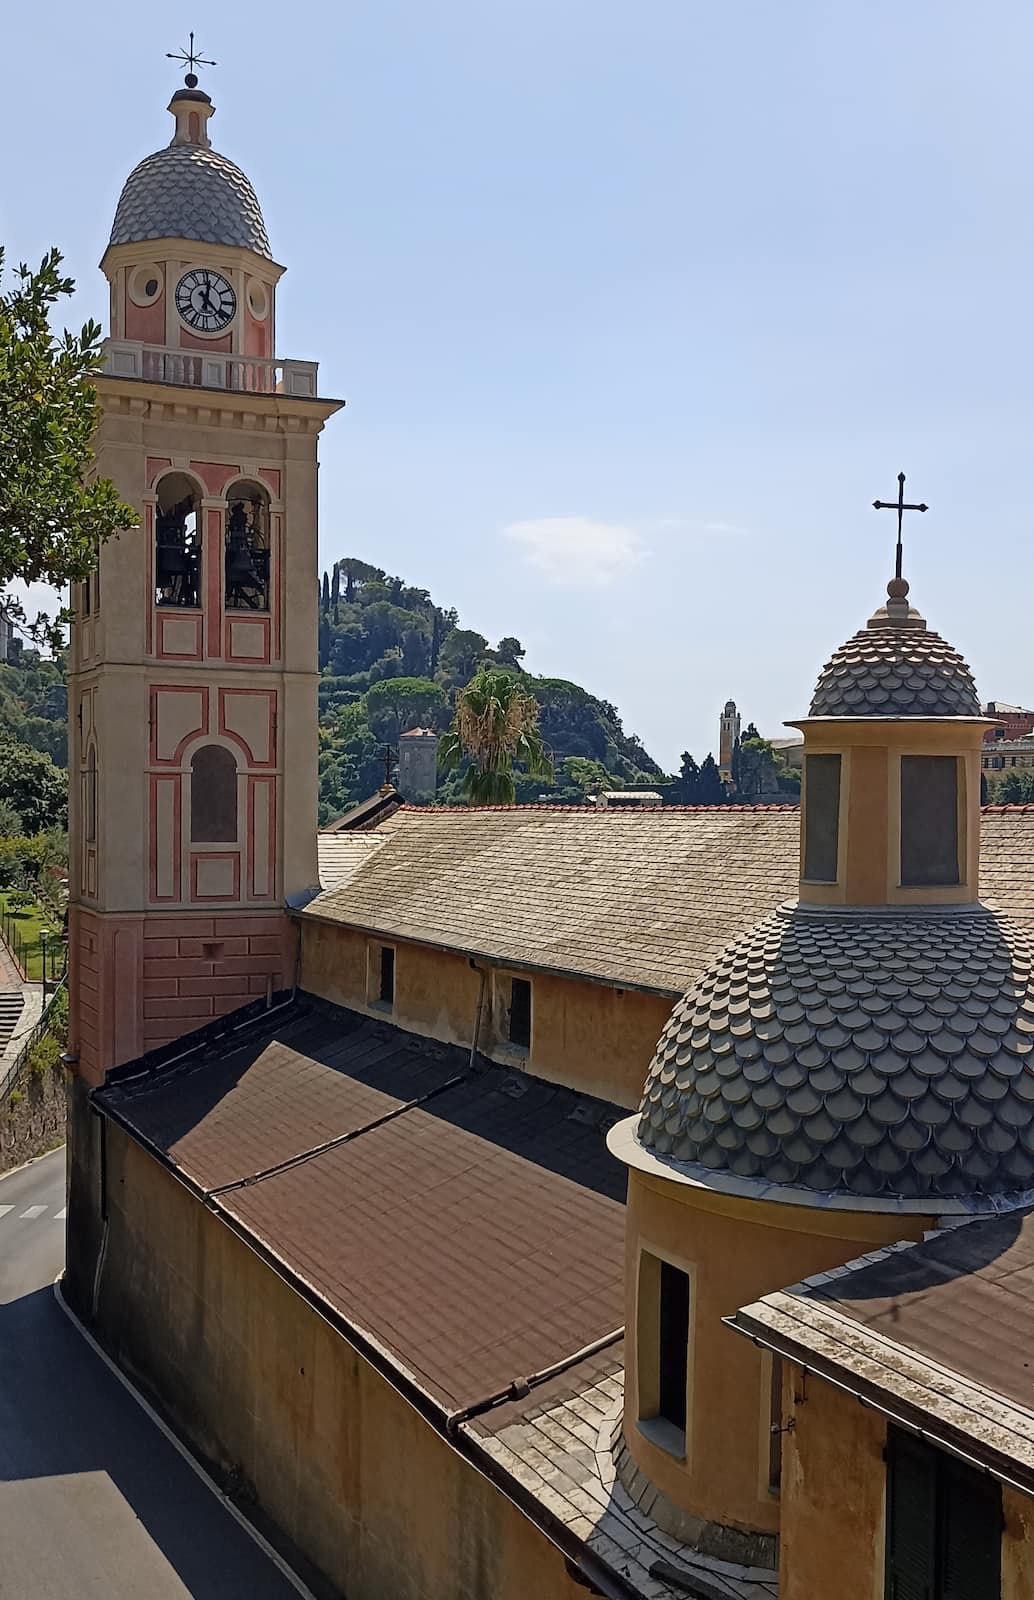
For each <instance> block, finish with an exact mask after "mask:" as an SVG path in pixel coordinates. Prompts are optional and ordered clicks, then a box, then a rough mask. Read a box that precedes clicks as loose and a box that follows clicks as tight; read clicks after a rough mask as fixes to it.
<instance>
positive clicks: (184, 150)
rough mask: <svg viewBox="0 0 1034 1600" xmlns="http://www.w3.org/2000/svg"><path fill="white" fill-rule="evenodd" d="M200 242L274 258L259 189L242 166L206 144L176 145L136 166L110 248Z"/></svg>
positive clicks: (125, 189) (121, 199)
mask: <svg viewBox="0 0 1034 1600" xmlns="http://www.w3.org/2000/svg"><path fill="white" fill-rule="evenodd" d="M141 239H196V240H198V241H200V242H202V243H204V244H229V245H240V246H242V247H243V248H244V249H245V250H253V251H254V252H255V254H256V255H260V256H265V257H266V258H267V260H271V259H272V253H271V251H270V248H269V239H268V237H267V234H266V224H265V222H264V221H263V220H262V212H261V210H260V208H259V203H258V200H257V199H256V197H255V191H254V189H253V188H252V187H251V184H250V182H249V181H248V179H247V178H246V177H245V175H244V173H243V172H242V171H241V169H240V167H237V166H235V165H234V163H233V162H232V161H230V160H228V159H227V157H226V156H223V155H220V154H219V152H218V151H217V150H213V149H211V147H210V146H207V145H205V144H194V143H173V144H169V145H166V146H165V147H164V149H161V150H156V151H155V152H154V154H153V155H150V156H145V157H144V159H143V161H141V162H140V163H139V164H138V165H137V166H135V167H134V168H133V170H132V172H131V173H130V174H129V177H128V178H127V179H126V182H125V186H124V187H123V190H122V193H121V195H120V196H119V202H118V206H117V208H116V211H115V221H114V223H113V224H112V229H111V239H110V241H109V244H112V245H116V244H136V243H137V242H138V241H139V240H141Z"/></svg>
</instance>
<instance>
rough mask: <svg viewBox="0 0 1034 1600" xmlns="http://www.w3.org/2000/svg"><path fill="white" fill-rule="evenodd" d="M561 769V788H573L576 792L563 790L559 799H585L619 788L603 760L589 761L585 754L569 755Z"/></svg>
mask: <svg viewBox="0 0 1034 1600" xmlns="http://www.w3.org/2000/svg"><path fill="white" fill-rule="evenodd" d="M561 771H562V774H563V777H562V780H561V790H562V791H563V790H566V789H571V790H574V791H575V792H574V794H572V795H570V796H568V795H566V794H564V793H563V792H561V794H560V795H558V796H557V798H558V799H568V798H570V799H578V800H585V799H586V798H587V797H588V796H589V795H597V794H599V793H600V792H601V791H603V790H606V789H615V788H617V782H616V780H615V778H614V775H613V773H610V772H608V771H607V769H606V767H605V766H604V765H603V764H602V762H599V761H588V760H587V759H586V758H585V756H568V757H567V759H566V760H565V761H564V763H563V766H562V768H561Z"/></svg>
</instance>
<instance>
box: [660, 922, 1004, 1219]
mask: <svg viewBox="0 0 1034 1600" xmlns="http://www.w3.org/2000/svg"><path fill="white" fill-rule="evenodd" d="M638 1136H639V1140H640V1143H641V1144H642V1145H644V1146H646V1147H647V1148H648V1149H652V1150H654V1151H656V1152H657V1154H659V1155H662V1156H670V1157H671V1158H672V1159H673V1160H674V1161H676V1162H678V1163H687V1164H690V1165H692V1164H695V1163H696V1164H700V1165H701V1166H703V1167H704V1168H707V1169H709V1170H719V1171H728V1172H731V1173H734V1174H735V1175H737V1176H739V1177H742V1178H755V1177H760V1178H763V1179H764V1180H765V1181H766V1182H769V1183H776V1184H786V1185H793V1186H799V1187H802V1188H805V1189H809V1190H816V1191H819V1192H822V1193H843V1194H848V1195H858V1196H863V1197H866V1198H870V1197H878V1196H898V1197H904V1198H906V1199H916V1200H918V1199H926V1198H929V1199H930V1200H931V1202H935V1201H939V1200H942V1199H944V1198H945V1197H954V1198H961V1197H967V1198H969V1199H973V1198H974V1197H988V1196H990V1197H996V1198H998V1199H999V1200H1000V1199H1001V1198H1002V1197H1005V1196H1014V1197H1015V1196H1017V1195H1022V1194H1024V1193H1027V1192H1029V1191H1031V1190H1034V949H1032V946H1031V942H1030V940H1029V938H1028V937H1027V935H1026V934H1025V933H1024V932H1023V931H1022V930H1021V929H1020V928H1019V927H1018V926H1017V925H1016V924H1015V923H1013V922H1012V921H1011V919H1009V918H1007V917H1003V916H1000V915H997V914H995V913H993V912H991V911H988V910H985V909H983V908H982V907H969V906H966V907H927V908H922V909H909V910H906V911H896V910H892V909H890V908H888V909H887V910H886V911H883V910H881V911H879V912H874V911H870V910H868V909H862V910H854V909H827V908H817V907H811V906H796V905H794V906H789V905H788V906H786V907H784V908H781V909H780V910H779V911H776V912H774V913H773V914H771V915H770V916H768V917H766V918H765V919H764V920H763V921H761V922H760V923H758V924H757V925H756V926H755V927H754V928H753V929H751V931H750V932H749V933H747V934H745V935H744V936H743V937H742V938H740V939H738V940H737V941H736V942H735V943H734V944H732V945H731V946H730V947H729V948H728V950H726V951H725V952H724V953H723V954H722V956H721V957H720V959H719V960H718V961H717V962H716V963H715V964H714V965H713V966H712V967H710V968H709V970H708V972H707V973H706V975H705V976H704V977H702V978H701V979H700V980H699V982H698V983H697V984H696V985H695V986H694V987H693V989H692V990H690V992H689V993H688V994H687V995H686V996H685V997H684V999H682V1000H681V1001H680V1002H679V1004H678V1005H677V1006H676V1007H675V1009H674V1011H673V1012H672V1015H671V1018H670V1019H669V1021H668V1024H667V1026H666V1028H665V1030H664V1033H663V1034H662V1036H661V1039H660V1042H659V1044H658V1046H657V1051H656V1054H655V1056H654V1059H653V1062H652V1064H651V1067H650V1072H649V1075H648V1077H647V1081H646V1087H645V1091H644V1095H643V1101H642V1105H641V1108H640V1117H639V1124H638Z"/></svg>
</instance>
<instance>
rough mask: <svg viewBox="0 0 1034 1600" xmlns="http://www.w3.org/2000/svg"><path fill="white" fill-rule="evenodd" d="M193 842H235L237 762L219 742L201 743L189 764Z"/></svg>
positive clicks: (191, 837) (191, 834) (231, 753)
mask: <svg viewBox="0 0 1034 1600" xmlns="http://www.w3.org/2000/svg"><path fill="white" fill-rule="evenodd" d="M190 840H191V843H192V844H236V843H237V763H236V761H235V760H234V758H233V752H232V751H230V750H227V749H226V747H225V745H221V744H203V745H202V746H201V748H200V749H199V750H196V751H195V752H194V756H193V759H192V760H191V763H190Z"/></svg>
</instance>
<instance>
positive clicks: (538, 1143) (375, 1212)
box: [94, 995, 624, 1416]
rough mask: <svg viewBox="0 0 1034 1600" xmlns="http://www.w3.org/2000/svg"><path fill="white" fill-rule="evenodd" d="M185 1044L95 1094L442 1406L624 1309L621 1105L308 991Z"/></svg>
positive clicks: (549, 1353)
mask: <svg viewBox="0 0 1034 1600" xmlns="http://www.w3.org/2000/svg"><path fill="white" fill-rule="evenodd" d="M183 1048H184V1041H183V1040H180V1041H178V1043H177V1044H176V1045H175V1046H170V1047H169V1048H168V1050H167V1051H166V1052H164V1053H159V1054H158V1055H157V1056H156V1057H155V1058H152V1059H151V1060H150V1062H149V1063H147V1062H145V1063H141V1064H136V1065H134V1066H130V1067H128V1068H125V1069H121V1070H119V1071H118V1072H116V1073H115V1074H114V1075H113V1077H112V1079H110V1080H109V1083H108V1085H107V1086H106V1087H104V1088H103V1089H101V1090H99V1091H97V1092H96V1094H95V1096H94V1101H95V1104H96V1105H97V1107H98V1109H100V1110H102V1111H103V1112H105V1113H106V1114H107V1115H109V1116H111V1117H114V1118H115V1119H116V1120H117V1121H118V1122H119V1123H120V1124H121V1125H122V1126H123V1127H124V1128H126V1129H127V1130H128V1131H129V1132H130V1133H131V1134H132V1136H133V1137H134V1138H136V1139H137V1140H138V1141H139V1142H140V1143H141V1144H143V1145H144V1146H145V1148H147V1149H149V1150H150V1151H151V1152H152V1153H154V1154H155V1155H157V1156H158V1157H159V1158H160V1159H161V1160H163V1161H164V1162H166V1163H167V1164H169V1165H171V1166H172V1167H173V1168H174V1169H175V1170H176V1171H177V1172H178V1173H179V1174H180V1176H181V1177H182V1178H183V1179H184V1181H186V1182H187V1183H188V1184H189V1185H190V1186H191V1187H192V1188H193V1189H194V1190H195V1192H196V1193H198V1194H199V1195H204V1196H205V1197H206V1199H207V1204H208V1205H209V1207H211V1208H212V1209H214V1210H215V1211H216V1213H217V1214H219V1215H220V1216H222V1217H223V1218H224V1220H226V1221H227V1222H228V1223H229V1224H230V1225H231V1226H234V1227H235V1228H236V1229H237V1230H238V1231H239V1232H242V1233H243V1234H245V1235H246V1237H247V1238H248V1239H249V1241H252V1242H253V1244H254V1246H255V1247H256V1248H258V1249H259V1250H260V1252H261V1253H264V1254H266V1256H267V1258H268V1259H271V1260H273V1261H275V1262H276V1263H278V1264H279V1265H280V1266H281V1267H282V1268H283V1269H285V1270H286V1271H287V1272H288V1274H289V1275H290V1276H291V1278H292V1281H296V1282H297V1284H298V1285H300V1286H304V1289H305V1291H306V1292H308V1293H309V1295H310V1296H315V1297H316V1299H317V1300H318V1301H319V1303H320V1304H321V1306H323V1307H325V1308H326V1311H327V1313H329V1314H331V1315H332V1316H333V1317H336V1318H337V1319H338V1321H339V1323H344V1324H345V1325H346V1327H347V1329H351V1330H355V1331H356V1333H357V1335H358V1336H359V1337H360V1338H362V1339H366V1340H367V1341H369V1343H370V1345H371V1347H374V1346H375V1347H376V1348H378V1349H380V1350H381V1351H386V1352H387V1353H388V1357H389V1359H390V1361H391V1362H392V1364H393V1365H394V1367H395V1368H396V1369H397V1370H398V1371H399V1372H400V1373H401V1374H404V1375H405V1378H406V1379H407V1381H408V1382H409V1383H410V1384H411V1385H412V1387H413V1388H414V1390H417V1391H419V1393H420V1394H421V1395H422V1396H424V1397H426V1399H427V1400H428V1401H429V1402H430V1403H431V1404H432V1405H433V1406H434V1407H436V1408H437V1410H438V1412H439V1413H441V1414H442V1415H444V1416H448V1415H450V1414H452V1413H454V1412H456V1411H458V1410H462V1409H464V1408H465V1407H467V1406H469V1405H471V1404H474V1403H476V1402H479V1401H481V1400H483V1399H484V1398H485V1397H486V1396H488V1395H491V1394H494V1393H495V1392H497V1391H501V1390H507V1389H508V1388H509V1387H510V1385H511V1384H512V1383H513V1380H514V1379H515V1378H517V1377H531V1376H533V1375H534V1374H535V1373H537V1372H539V1371H541V1370H543V1369H546V1368H549V1367H551V1366H553V1365H554V1364H555V1363H556V1362H558V1361H563V1360H565V1359H567V1358H569V1357H571V1356H573V1355H575V1354H577V1353H578V1352H579V1351H581V1350H583V1349H584V1347H585V1346H587V1345H589V1344H592V1343H593V1342H594V1341H597V1340H599V1339H602V1338H604V1337H606V1336H608V1335H611V1334H613V1333H614V1332H615V1330H617V1329H619V1328H620V1326H621V1324H622V1321H623V1314H624V1311H623V1308H624V1289H623V1277H624V1264H623V1263H624V1206H623V1204H622V1197H623V1193H624V1175H623V1173H622V1172H621V1170H620V1168H619V1167H618V1166H617V1164H616V1163H615V1162H613V1161H612V1160H611V1158H610V1157H609V1155H608V1154H607V1151H606V1147H605V1133H606V1130H607V1128H609V1127H610V1126H611V1125H612V1124H613V1122H614V1121H615V1120H616V1119H617V1117H618V1116H619V1115H620V1113H619V1112H618V1110H617V1108H616V1107H613V1106H610V1105H607V1104H606V1103H604V1102H602V1101H598V1100H592V1099H590V1098H589V1097H588V1096H585V1095H579V1094H576V1093H574V1092H573V1091H571V1090H568V1089H564V1088H561V1087H558V1086H556V1085H553V1084H547V1083H543V1082H541V1081H540V1080H537V1079H533V1078H529V1077H527V1076H526V1075H520V1074H511V1073H509V1072H507V1071H505V1070H503V1069H501V1068H498V1067H495V1066H491V1065H489V1064H488V1063H484V1062H477V1063H475V1066H474V1068H473V1069H472V1068H471V1067H470V1065H469V1061H468V1052H467V1051H465V1050H459V1049H454V1048H449V1047H446V1046H442V1045H437V1044H434V1043H432V1042H430V1041H427V1040H424V1039H419V1038H417V1037H416V1036H414V1035H410V1034H406V1033H404V1032H402V1031H401V1030H400V1029H397V1028H393V1027H391V1026H390V1025H388V1024H386V1023H382V1022H380V1021H374V1020H372V1019H369V1018H363V1017H360V1016H357V1015H356V1014H355V1013H353V1012H348V1011H343V1010H341V1009H340V1008H338V1007H335V1006H331V1005H328V1004H327V1003H326V1002H323V1001H320V1000H317V999H315V998H313V997H311V996H306V995H301V996H299V997H298V998H297V1000H296V1001H295V1002H294V1003H293V1004H288V1005H286V1006H284V1007H281V1008H280V1009H278V1010H276V1011H275V1012H272V1013H269V1014H268V1015H260V1016H259V1017H257V1018H255V1019H253V1020H251V1021H245V1022H243V1023H241V1022H238V1023H237V1024H235V1025H232V1019H230V1021H229V1022H227V1021H224V1024H223V1025H222V1027H219V1026H217V1027H216V1028H214V1029H213V1030H211V1031H210V1033H209V1034H207V1035H206V1036H203V1037H201V1038H199V1040H198V1042H197V1046H196V1048H195V1050H194V1051H193V1052H191V1053H188V1054H187V1055H186V1056H184V1055H183V1054H182V1052H183ZM177 1055H178V1056H179V1059H178V1060H176V1059H174V1058H176V1057H177ZM163 1063H165V1064H163Z"/></svg>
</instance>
